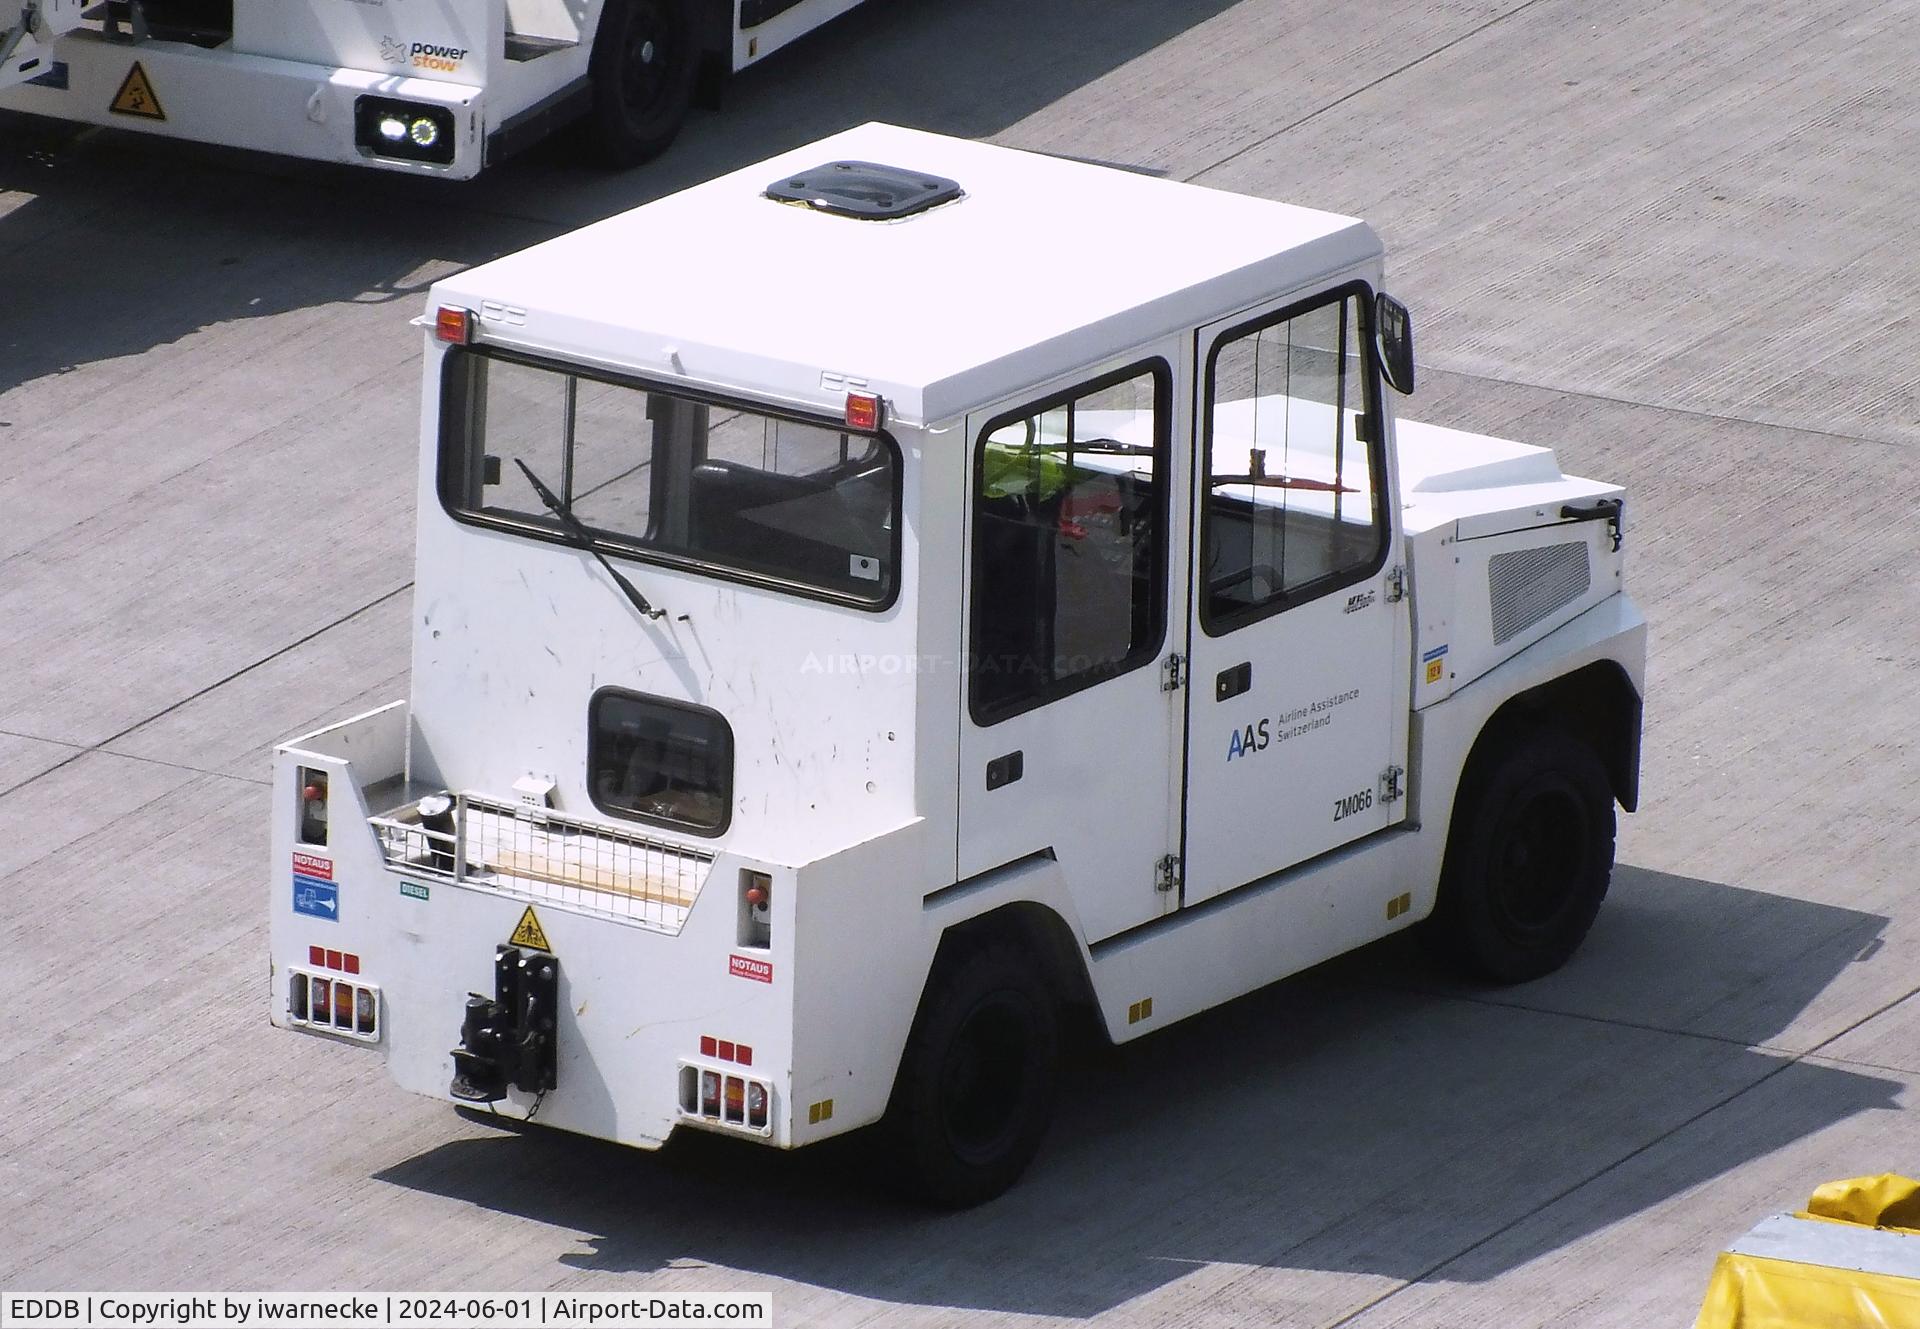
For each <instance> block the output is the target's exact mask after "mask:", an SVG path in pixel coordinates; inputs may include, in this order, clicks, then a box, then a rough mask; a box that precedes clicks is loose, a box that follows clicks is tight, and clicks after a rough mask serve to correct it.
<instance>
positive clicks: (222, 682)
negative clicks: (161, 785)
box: [0, 581, 413, 798]
mask: <svg viewBox="0 0 1920 1329" xmlns="http://www.w3.org/2000/svg"><path fill="white" fill-rule="evenodd" d="M412 589H413V583H412V582H411V581H408V582H405V583H404V584H402V585H399V586H396V587H394V588H393V589H392V590H390V591H388V592H386V593H385V594H383V595H377V596H375V597H374V598H373V599H371V600H369V601H367V602H366V603H365V604H363V605H361V606H360V607H359V608H358V609H354V610H350V611H349V612H347V613H345V614H342V615H341V616H340V617H339V618H336V619H334V620H333V622H331V623H328V624H325V625H323V626H321V627H318V628H315V629H314V630H313V631H312V632H309V633H307V634H306V635H305V636H304V637H299V638H296V639H295V640H293V641H290V642H288V643H287V644H286V645H285V646H282V647H280V648H279V649H277V650H273V651H269V652H268V653H267V654H265V655H263V656H261V657H260V658H259V659H258V660H255V661H254V662H253V663H252V664H248V665H242V666H241V667H240V668H238V669H236V670H234V671H233V672H232V673H231V674H228V675H227V676H226V677H225V678H221V679H217V680H215V681H214V682H212V683H209V684H207V685H206V686H205V687H204V688H201V689H200V690H199V691H197V692H191V693H188V694H187V695H186V696H184V697H182V698H180V699H179V700H178V701H175V702H172V703H169V704H168V705H166V706H163V707H161V708H160V709H159V710H157V711H155V712H154V713H153V714H152V715H149V716H148V717H147V718H146V719H144V720H137V721H135V722H134V723H133V724H130V725H128V726H127V727H126V728H125V729H122V730H121V731H120V732H119V733H117V734H109V735H107V736H106V737H105V738H103V739H101V740H100V741H99V742H98V743H94V744H92V745H90V746H88V747H84V748H81V749H80V750H79V751H77V752H75V753H74V754H73V755H72V756H71V757H68V758H67V759H66V760H65V761H60V762H55V763H54V764H53V765H52V766H49V767H47V769H46V770H44V771H41V772H40V773H39V774H38V775H30V776H28V777H27V778H26V779H24V780H22V781H20V782H19V783H18V784H13V785H9V786H8V787H7V788H5V789H0V798H5V797H7V796H8V795H9V794H12V793H14V792H15V791H17V790H20V789H24V788H26V787H27V786H28V785H30V784H32V783H33V782H34V781H35V780H44V779H45V778H46V777H47V776H49V775H52V774H53V773H54V772H55V771H58V770H63V769H65V768H66V767H68V766H71V765H72V764H73V763H74V762H76V761H79V760H80V759H81V758H82V757H84V756H87V755H88V754H89V753H93V752H101V751H104V750H105V749H106V747H107V745H108V744H109V743H117V742H119V741H120V740H121V739H123V738H125V737H127V735H129V734H131V733H134V732H135V731H137V730H140V729H144V728H146V726H148V725H150V724H152V723H153V722H154V721H155V720H158V719H161V718H163V717H164V716H167V715H171V714H172V713H173V712H174V711H177V710H179V709H180V708H181V707H182V706H185V705H187V704H188V703H189V702H194V701H198V700H199V699H200V698H202V697H204V696H206V695H207V694H208V693H210V692H214V691H217V690H218V689H220V688H223V687H225V686H226V685H227V684H229V683H231V682H233V681H234V680H235V679H237V678H240V677H241V676H243V675H245V674H250V673H252V672H253V671H254V670H256V669H258V668H259V667H260V666H261V665H264V664H270V663H272V662H273V661H275V660H277V659H279V658H280V657H281V656H283V655H285V654H286V653H287V652H289V651H293V650H298V649H299V648H300V647H302V646H305V645H306V644H307V643H308V642H310V641H312V640H314V639H315V638H316V637H322V636H325V635H326V634H327V633H329V632H332V631H333V630H334V629H335V628H337V627H340V626H342V625H343V624H346V623H349V622H351V621H353V620H354V619H356V618H358V617H360V615H362V614H364V613H366V612H367V611H368V610H369V609H373V608H375V607H377V606H379V605H382V604H385V603H386V602H387V601H389V600H391V599H393V597H394V596H396V595H403V594H405V593H406V592H407V591H410V590H412ZM107 755H109V756H125V755H126V754H125V753H108V754H107ZM132 760H136V761H137V760H140V759H139V758H132ZM160 764H161V765H163V766H167V765H172V764H173V763H171V762H161V763H160ZM187 769H191V768H187ZM208 774H210V775H224V773H223V772H218V771H210V772H208ZM224 778H227V779H232V780H242V781H245V780H246V777H245V776H239V775H234V776H224ZM249 783H251V782H249Z"/></svg>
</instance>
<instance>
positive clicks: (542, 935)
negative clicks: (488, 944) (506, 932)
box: [507, 905, 553, 951]
mask: <svg viewBox="0 0 1920 1329" xmlns="http://www.w3.org/2000/svg"><path fill="white" fill-rule="evenodd" d="M507 945H509V946H531V947H533V948H534V949H535V950H536V951H551V950H552V949H553V947H551V946H549V945H547V934H546V931H545V929H543V928H542V927H541V926H540V919H539V917H538V916H537V915H536V914H535V913H534V912H533V906H532V905H528V906H527V909H526V912H525V913H523V914H521V915H520V922H519V924H518V925H517V926H516V927H515V928H514V929H513V935H512V936H511V937H508V938H507Z"/></svg>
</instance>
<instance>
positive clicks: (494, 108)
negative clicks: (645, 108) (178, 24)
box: [0, 0, 860, 179]
mask: <svg viewBox="0 0 1920 1329" xmlns="http://www.w3.org/2000/svg"><path fill="white" fill-rule="evenodd" d="M859 2H860V0H801V3H799V4H796V5H794V6H793V7H792V8H789V9H787V10H785V11H783V12H781V13H780V14H778V15H776V16H774V17H773V18H770V19H768V20H766V21H765V22H763V23H760V24H758V25H757V26H755V27H754V28H752V29H742V28H741V27H740V26H739V23H738V15H739V6H738V3H737V0H732V2H731V3H730V4H729V8H730V9H731V10H732V12H733V14H734V16H735V18H734V21H733V23H732V24H731V29H730V30H731V37H730V39H729V40H728V44H727V47H726V48H725V49H716V50H715V51H714V55H715V57H716V58H719V59H721V60H722V61H723V62H724V63H725V66H726V67H727V68H728V69H732V70H738V69H741V68H744V67H745V66H746V65H748V64H750V63H752V62H754V61H755V60H758V59H759V58H761V57H764V56H765V55H767V54H769V53H770V52H772V51H774V50H776V49H778V48H779V47H781V46H784V45H786V44H788V43H789V42H792V41H793V40H795V39H796V38H798V37H801V36H803V35H805V34H806V33H808V32H810V31H812V30H813V29H815V28H817V27H819V26H820V25H821V24H823V23H825V22H827V21H829V20H830V19H833V18H835V17H838V16H839V15H840V14H842V13H845V12H846V11H847V10H849V9H852V8H853V7H854V6H855V5H856V4H858V3H859ZM604 6H605V0H581V2H580V3H570V2H569V0H441V2H440V3H436V4H432V5H416V4H413V3H406V4H402V3H399V2H398V0H395V2H394V3H391V4H366V3H358V4H349V3H342V0H238V3H236V4H235V5H234V12H233V30H232V35H231V38H230V40H227V41H225V42H223V43H222V44H220V45H218V46H216V47H211V48H209V47H203V46H200V45H195V44H191V43H187V42H181V41H170V40H155V39H149V38H144V37H143V38H139V39H136V38H134V37H133V36H131V35H129V34H128V33H126V32H122V33H120V34H118V35H109V34H107V33H106V32H104V31H103V30H102V29H101V26H100V24H99V23H98V22H94V23H92V24H91V26H86V27H83V26H81V22H82V20H81V11H82V8H83V7H84V0H39V18H38V21H37V22H36V23H35V24H34V26H33V27H32V28H30V29H24V30H23V29H22V28H21V25H20V24H19V23H18V22H14V21H12V20H9V22H10V23H11V26H9V27H5V28H0V110H12V111H25V112H29V113H31V114H35V115H43V116H48V117H51V118H54V119H59V120H68V121H74V122H77V123H83V124H94V125H104V126H108V127H111V128H114V129H124V130H129V131H132V132H134V133H146V134H158V135H162V136H164V137H169V138H182V139H191V140H194V141H197V142H202V143H219V144H225V145H228V146H231V147H239V148H247V149H251V150H254V151H259V152H271V153H278V154H281V155H284V156H291V157H304V158H307V159H309V160H313V161H326V162H337V163H341V164H345V165H354V166H370V167H373V168H375V169H378V170H387V171H402V172H406V173H408V174H414V175H437V176H445V177H449V178H452V179H467V178H469V177H471V176H473V175H476V174H478V173H479V171H480V170H481V169H482V168H483V167H484V166H485V164H486V162H487V160H488V153H489V143H490V141H491V140H493V139H494V138H495V136H497V135H499V134H500V133H501V132H502V131H503V130H510V129H513V128H514V127H515V126H516V123H517V119H518V118H521V117H525V118H529V119H531V118H534V116H535V113H536V112H538V111H539V110H541V108H543V107H546V106H549V105H551V104H553V103H554V102H556V101H558V100H559V99H561V98H562V97H565V96H567V95H569V94H574V93H578V92H579V91H580V90H581V89H582V88H584V86H585V80H586V78H587V73H588V64H589V59H590V56H591V54H592V47H593V37H594V34H595V32H596V31H597V30H598V27H599V23H600V15H601V12H602V10H603V8H604ZM18 9H19V7H18V6H17V5H16V6H14V8H13V10H12V12H16V13H17V12H18ZM722 35H724V30H723V34H722ZM523 39H524V40H523ZM714 41H715V43H716V44H717V43H718V42H719V41H720V37H718V36H716V37H715V38H714ZM530 42H531V44H529V43H530ZM136 62H137V63H138V64H139V66H140V69H141V71H142V72H143V73H144V74H145V76H146V79H147V81H148V83H149V84H150V85H151V87H152V90H153V97H154V100H155V101H156V102H157V111H158V113H152V111H151V110H150V109H149V106H148V103H145V102H142V103H139V106H140V108H141V109H140V111H138V112H136V113H131V114H130V113H128V112H127V111H126V109H125V108H124V106H123V107H122V109H120V110H115V109H114V108H115V103H116V101H117V100H119V98H120V95H121V93H122V92H123V90H124V88H125V86H126V80H127V79H128V78H129V76H130V74H131V72H132V70H133V67H134V65H135V63H136ZM428 85H432V86H428ZM365 94H374V95H378V96H381V97H389V98H396V99H400V100H404V101H408V102H414V103H420V104H424V105H428V106H443V107H447V108H449V109H452V110H454V111H455V112H456V113H457V114H456V125H457V138H458V150H457V152H456V154H455V156H454V159H453V161H452V162H451V163H445V164H443V163H437V162H423V161H409V160H402V159H398V158H394V157H387V156H381V155H378V154H376V153H374V152H372V151H369V150H366V149H363V148H360V147H357V146H356V145H355V142H354V102H355V99H356V98H358V97H360V96H362V95H365ZM516 137H518V136H516Z"/></svg>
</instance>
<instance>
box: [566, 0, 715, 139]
mask: <svg viewBox="0 0 1920 1329" xmlns="http://www.w3.org/2000/svg"><path fill="white" fill-rule="evenodd" d="M699 67H700V53H699V51H698V50H697V49H696V46H695V40H694V26H693V18H692V14H691V12H690V8H689V5H688V3H687V0H607V6H606V9H605V11H604V12H603V13H602V14H601V16H600V28H599V31H598V32H597V33H595V34H594V39H593V55H592V58H591V59H590V61H589V63H588V66H587V77H588V79H589V80H590V81H591V83H592V85H593V110H592V112H591V113H590V114H589V115H588V117H587V128H588V130H589V133H590V136H591V139H592V143H593V146H594V149H595V151H596V152H597V153H598V154H599V156H600V157H601V158H602V159H603V160H605V161H606V162H607V164H608V165H610V166H623V167H624V166H638V165H639V164H640V163H641V162H644V161H648V160H650V159H652V158H654V157H657V156H659V155H660V154H661V153H662V152H665V151H666V149H667V145H668V144H669V143H671V142H673V139H674V136H675V135H676V134H678V133H679V132H680V126H681V124H682V122H684V121H685V120H686V118H687V108H688V107H689V106H690V105H692V103H693V84H694V75H695V74H696V73H697V72H698V70H699Z"/></svg>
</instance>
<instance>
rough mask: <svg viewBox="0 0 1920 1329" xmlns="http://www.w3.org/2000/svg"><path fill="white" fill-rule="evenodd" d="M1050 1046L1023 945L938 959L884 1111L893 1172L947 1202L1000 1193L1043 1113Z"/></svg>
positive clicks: (1051, 1012)
mask: <svg viewBox="0 0 1920 1329" xmlns="http://www.w3.org/2000/svg"><path fill="white" fill-rule="evenodd" d="M1059 1049H1060V1021H1059V1012H1058V1009H1057V1008H1056V1006H1055V1004H1054V999H1053V994H1052V993H1051V992H1050V991H1049V990H1048V988H1047V985H1046V982H1045V980H1044V979H1043V978H1042V977H1041V975H1040V973H1039V971H1038V966H1037V965H1036V963H1035V961H1034V960H1033V958H1032V957H1031V956H1030V955H1028V954H1027V953H1026V952H1025V951H1024V950H1022V949H1020V948H1018V947H1015V946H1012V945H1009V944H1006V943H990V944H987V945H984V946H980V947H968V948H966V949H963V950H960V951H958V952H952V953H948V954H946V955H943V956H942V957H941V959H940V960H939V962H937V963H936V965H935V967H934V972H933V975H932V977H931V978H930V979H929V980H928V983H927V990H926V993H925V995H924V996H922V997H921V999H920V1010H919V1013H918V1014H917V1015H915V1017H914V1022H913V1033H912V1034H911V1035H910V1036H909V1037H908V1039H907V1048H906V1051H905V1053H904V1054H903V1055H902V1056H901V1059H900V1073H899V1075H898V1077H897V1078H896V1079H895V1081H894V1088H893V1101H892V1103H891V1104H890V1105H889V1107H888V1110H887V1128H888V1131H889V1133H890V1135H891V1137H892V1143H893V1145H894V1152H895V1153H896V1154H897V1155H898V1158H899V1162H900V1163H901V1164H902V1165H903V1166H902V1167H901V1169H900V1170H899V1173H898V1174H897V1177H896V1179H897V1180H899V1181H901V1182H903V1183H905V1184H906V1185H907V1186H908V1187H909V1189H911V1190H913V1191H915V1192H917V1193H918V1194H919V1195H921V1196H922V1197H923V1198H925V1199H928V1200H931V1201H933V1202H934V1203H936V1204H941V1205H946V1206H949V1207H952V1208H956V1209H957V1208H964V1207H966V1206H968V1205H975V1204H980V1203H982V1202H983V1201H986V1200H990V1199H992V1198H993V1197H994V1196H996V1195H998V1194H1000V1193H1001V1192H1002V1191H1004V1190H1006V1189H1007V1187H1009V1186H1011V1185H1012V1184H1013V1183H1014V1182H1015V1181H1016V1180H1018V1179H1019V1176H1020V1174H1021V1173H1022V1172H1023V1171H1025V1170H1026V1167H1027V1164H1028V1163H1030V1162H1031V1161H1032V1160H1033V1156H1034V1153H1035V1152H1036V1151H1037V1150H1038V1149H1039V1147H1040V1140H1041V1137H1042V1136H1044V1135H1045V1134H1046V1131H1047V1125H1048V1123H1049V1122H1050V1121H1051V1120H1052V1117H1053V1098H1054V1084H1055V1080H1056V1078H1057V1074H1058V1062H1059Z"/></svg>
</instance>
